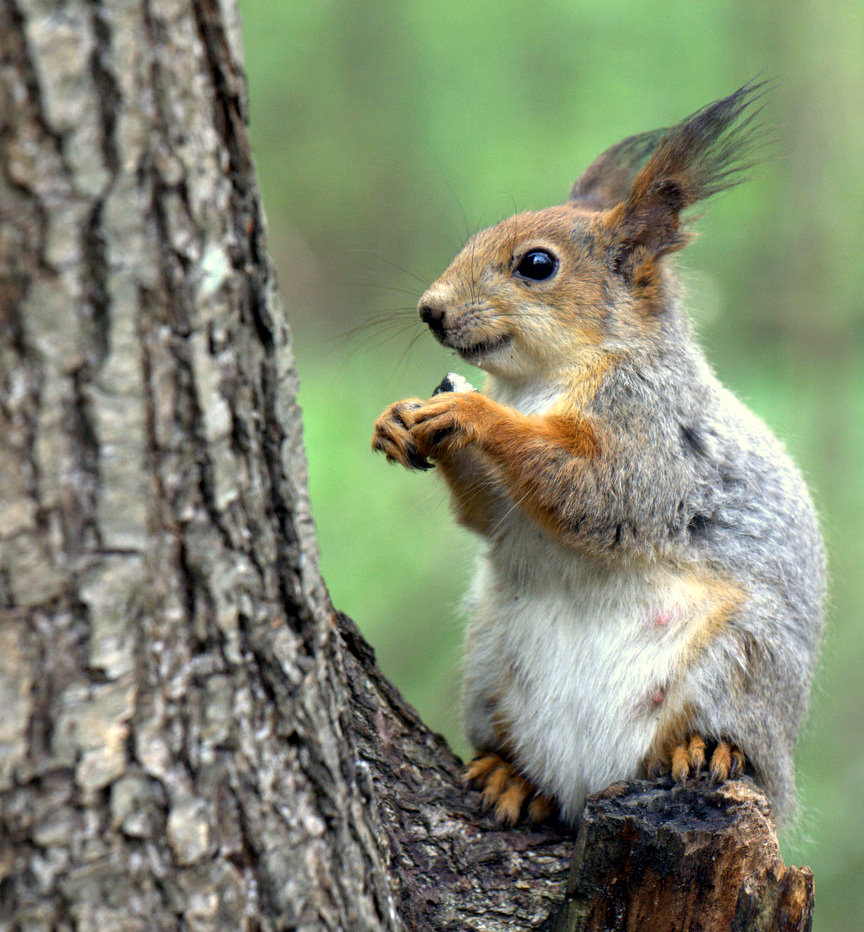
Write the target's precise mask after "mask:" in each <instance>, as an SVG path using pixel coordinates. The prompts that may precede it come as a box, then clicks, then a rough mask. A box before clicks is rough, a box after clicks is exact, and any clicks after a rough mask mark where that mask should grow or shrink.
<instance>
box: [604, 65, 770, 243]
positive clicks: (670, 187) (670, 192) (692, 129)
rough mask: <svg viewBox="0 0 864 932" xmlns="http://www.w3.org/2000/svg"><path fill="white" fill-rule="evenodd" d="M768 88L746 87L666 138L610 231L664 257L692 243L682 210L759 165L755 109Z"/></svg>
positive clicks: (616, 212) (736, 181)
mask: <svg viewBox="0 0 864 932" xmlns="http://www.w3.org/2000/svg"><path fill="white" fill-rule="evenodd" d="M765 86H766V85H765V82H759V83H753V82H750V83H748V84H745V85H744V86H743V87H741V88H739V89H738V90H737V91H735V93H734V94H730V95H729V96H728V97H724V98H723V99H722V100H718V101H715V102H714V103H712V104H709V105H708V106H707V107H703V108H702V109H701V110H698V111H696V113H694V114H692V115H691V116H689V117H687V119H686V120H683V121H682V122H681V123H679V124H678V125H677V126H673V127H672V129H670V130H669V131H668V132H667V133H666V135H665V136H664V137H663V139H662V140H661V141H660V143H659V145H658V146H657V148H656V149H655V150H654V152H653V154H652V155H651V157H650V158H649V159H648V161H647V163H646V164H645V165H644V167H643V168H642V169H641V171H639V173H638V174H637V175H636V177H635V179H634V180H633V184H632V185H631V187H630V189H629V192H628V193H627V195H625V198H626V199H625V198H622V201H621V202H620V203H619V204H618V206H617V207H615V209H614V210H613V211H611V213H610V217H609V223H610V226H611V227H612V228H613V230H614V232H615V234H616V238H617V239H618V240H619V242H620V243H621V244H622V245H629V246H631V247H635V246H642V247H644V248H645V249H646V250H647V251H648V253H649V254H651V255H653V256H655V257H659V256H662V255H664V254H665V253H668V252H673V251H674V250H676V249H680V248H681V247H682V246H684V245H685V244H686V242H687V239H688V237H687V236H686V235H685V234H684V232H683V231H682V230H681V221H680V213H681V211H682V210H684V209H685V208H687V207H690V206H691V205H692V204H695V203H696V202H697V201H700V200H704V199H705V198H707V197H710V196H711V195H712V194H716V193H717V192H718V191H722V190H724V189H726V188H731V187H733V186H734V185H736V184H739V183H740V182H741V181H742V180H743V179H744V173H745V172H746V171H747V169H749V168H751V167H752V166H753V165H754V164H755V163H756V162H757V161H758V158H757V157H756V156H757V149H758V146H759V142H760V139H761V127H760V125H759V122H758V116H759V113H760V112H761V108H760V109H757V110H752V109H750V108H751V107H752V105H753V103H754V102H755V101H756V100H758V99H759V97H761V96H762V93H764V89H765Z"/></svg>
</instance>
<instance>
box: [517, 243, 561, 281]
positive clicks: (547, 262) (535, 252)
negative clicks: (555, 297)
mask: <svg viewBox="0 0 864 932" xmlns="http://www.w3.org/2000/svg"><path fill="white" fill-rule="evenodd" d="M557 270H558V260H557V259H556V258H555V256H553V255H552V253H551V252H548V251H547V250H545V249H532V250H531V252H526V253H525V255H524V256H522V258H521V259H520V260H519V264H518V265H517V266H516V268H515V269H514V270H513V272H514V274H515V275H518V276H519V278H528V279H530V280H531V281H534V282H542V281H545V280H546V279H547V278H551V277H552V276H553V275H554V274H555V272H556V271H557Z"/></svg>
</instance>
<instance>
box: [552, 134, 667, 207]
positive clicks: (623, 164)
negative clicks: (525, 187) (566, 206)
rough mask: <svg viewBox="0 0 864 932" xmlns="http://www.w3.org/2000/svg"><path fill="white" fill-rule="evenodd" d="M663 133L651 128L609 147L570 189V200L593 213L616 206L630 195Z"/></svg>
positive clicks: (663, 135)
mask: <svg viewBox="0 0 864 932" xmlns="http://www.w3.org/2000/svg"><path fill="white" fill-rule="evenodd" d="M667 132H668V129H655V130H652V131H651V132H650V133H639V134H638V135H637V136H628V137H627V138H626V139H622V140H621V142H619V143H616V144H615V145H614V146H610V147H609V148H608V149H607V150H606V151H605V152H604V153H603V154H602V155H599V156H598V157H597V158H596V159H594V161H593V162H592V163H591V164H590V165H589V166H588V167H587V168H586V169H585V171H584V172H582V174H581V175H580V176H579V179H578V181H577V182H576V183H575V184H574V185H573V187H572V188H571V189H570V200H571V201H577V202H578V203H580V204H584V205H585V206H586V207H593V208H596V209H597V210H607V209H608V208H610V207H614V206H615V205H616V204H620V203H621V201H623V200H624V198H625V197H627V195H628V193H629V192H630V187H631V185H632V184H633V179H634V178H635V177H636V173H637V172H638V171H639V169H640V168H641V167H642V166H643V165H644V164H645V160H646V159H647V158H648V156H649V155H651V153H652V152H653V151H654V150H655V149H656V148H657V146H659V145H660V143H661V142H662V141H663V138H664V137H665V136H666V133H667Z"/></svg>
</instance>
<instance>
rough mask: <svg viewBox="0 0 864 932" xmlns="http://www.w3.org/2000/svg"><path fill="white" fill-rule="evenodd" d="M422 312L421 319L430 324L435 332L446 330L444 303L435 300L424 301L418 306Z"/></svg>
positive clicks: (430, 327)
mask: <svg viewBox="0 0 864 932" xmlns="http://www.w3.org/2000/svg"><path fill="white" fill-rule="evenodd" d="M417 310H418V311H419V312H420V320H422V321H423V323H424V324H428V325H429V329H430V330H431V331H432V332H433V333H441V332H442V331H443V330H444V305H443V304H437V303H436V302H434V301H423V302H422V303H421V305H420V307H418V308H417Z"/></svg>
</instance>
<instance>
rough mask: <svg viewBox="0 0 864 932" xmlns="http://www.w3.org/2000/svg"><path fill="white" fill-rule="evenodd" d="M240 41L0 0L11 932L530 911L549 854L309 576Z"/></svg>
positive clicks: (312, 925)
mask: <svg viewBox="0 0 864 932" xmlns="http://www.w3.org/2000/svg"><path fill="white" fill-rule="evenodd" d="M236 25H237V24H236V20H235V11H234V8H233V5H232V4H230V3H226V4H225V5H224V7H223V6H220V5H219V4H218V3H217V0H199V2H196V3H191V2H188V0H159V2H156V0H152V2H148V0H115V2H110V3H109V2H106V3H100V2H96V0H78V2H75V0H70V2H67V3H63V4H59V5H58V4H54V3H47V2H44V3H43V2H38V0H0V56H2V57H0V69H2V83H0V94H2V97H0V108H2V110H0V113H2V120H0V122H2V129H0V172H2V175H0V302H2V304H0V310H2V318H0V380H2V381H0V396H2V402H0V432H2V436H3V443H2V444H0V701H2V708H3V715H2V718H0V883H2V887H0V925H2V927H3V928H27V929H28V930H37V929H73V928H74V929H94V930H95V929H99V930H113V929H123V930H133V929H134V930H139V929H140V930H144V929H148V930H150V929H180V928H183V929H186V928H192V929H202V930H203V929H217V928H218V929H231V930H237V929H258V928H263V929H277V928H280V929H284V928H295V927H296V928H308V929H320V928H333V929H335V928H352V929H363V928H368V929H379V928H400V927H402V926H403V922H406V921H407V924H408V925H411V924H416V925H417V927H422V922H423V921H425V922H426V927H427V928H446V927H447V924H448V922H451V923H452V927H454V928H455V927H458V928H471V927H472V923H473V922H474V919H476V917H477V916H478V915H480V914H483V915H484V917H485V918H484V919H483V923H482V927H483V928H500V927H504V926H505V925H506V924H507V923H506V921H505V919H506V917H513V916H514V915H515V916H520V917H522V916H524V917H528V918H530V917H532V916H533V917H535V918H537V917H541V918H542V915H543V914H544V911H545V912H548V909H547V908H546V906H545V905H544V904H547V903H548V904H550V907H549V908H551V899H550V897H552V895H553V894H554V893H556V892H558V891H560V890H561V889H562V888H563V882H564V879H565V876H566V860H567V850H568V843H567V842H566V841H561V840H560V838H557V837H556V836H555V835H554V834H553V835H544V836H542V837H538V838H537V839H536V842H530V839H531V838H532V836H531V835H530V834H526V833H521V834H520V833H515V835H514V837H515V838H516V839H517V841H516V842H515V843H514V844H513V845H512V846H505V845H502V844H501V840H502V839H501V836H500V835H499V834H496V833H494V832H492V833H490V834H487V833H486V832H484V830H483V821H482V820H478V819H477V818H476V817H475V815H474V810H473V809H471V808H470V807H469V806H466V803H465V800H464V798H463V794H462V793H461V792H460V789H459V785H458V780H457V762H456V761H455V759H454V758H453V756H452V755H451V754H449V752H448V751H447V750H446V749H445V748H444V746H443V744H442V743H441V742H440V741H439V740H438V739H436V738H435V737H434V736H432V735H431V734H430V733H429V732H428V731H427V730H426V729H425V728H423V727H422V725H421V724H420V723H419V722H418V721H417V719H416V717H415V716H414V715H413V713H412V712H411V711H410V710H408V709H407V708H406V707H405V706H404V704H403V703H402V702H401V700H400V699H399V698H398V697H397V696H396V695H395V694H394V693H393V692H392V691H391V690H390V689H389V687H387V685H386V684H385V683H384V682H383V680H381V679H380V677H379V676H378V674H377V673H376V672H375V671H374V670H368V669H366V665H367V664H368V663H369V655H368V652H367V649H366V648H365V647H364V646H363V644H362V641H361V640H360V638H359V636H357V635H356V633H355V632H354V630H353V627H350V626H349V628H348V631H349V634H348V635H347V645H348V649H347V650H346V649H345V643H344V642H343V637H342V633H341V625H340V623H339V622H338V621H337V620H336V618H335V617H334V616H333V614H332V611H331V609H330V605H329V600H328V597H327V594H326V591H325V589H324V587H323V585H322V583H321V580H320V579H319V577H318V573H317V569H316V551H315V541H314V536H313V531H312V526H311V522H310V519H309V512H308V503H307V500H306V492H305V462H304V454H303V448H302V441H301V432H300V418H299V412H298V410H297V408H296V405H295V400H294V399H295V390H296V378H295V373H294V369H293V364H292V358H291V353H290V345H289V335H288V330H287V326H286V324H285V321H284V318H283V315H282V311H281V308H280V307H279V304H278V300H277V297H276V293H275V286H274V280H273V276H272V273H271V270H270V268H269V265H268V263H267V259H266V254H265V249H264V243H263V232H262V226H263V220H262V216H261V212H260V206H259V202H258V193H257V189H256V187H255V182H254V177H253V166H252V163H251V158H250V154H249V148H248V143H247V139H246V133H245V120H246V111H245V100H244V84H243V78H242V73H241V69H240V64H239V51H238V43H239V39H238V35H237V30H236ZM475 802H476V799H475ZM529 842H530V843H529ZM493 878H494V879H493ZM535 880H536V881H537V886H536V887H535V885H534V881H535ZM472 896H473V898H472ZM496 914H497V915H498V916H499V920H498V921H496V919H495V916H496ZM420 917H426V919H425V920H422V921H421V918H420ZM446 917H450V918H449V919H448V918H446ZM472 917H473V918H472ZM500 917H505V919H500Z"/></svg>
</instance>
